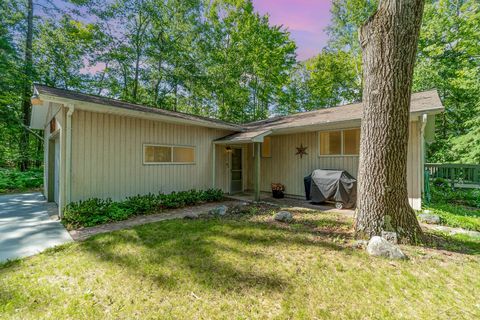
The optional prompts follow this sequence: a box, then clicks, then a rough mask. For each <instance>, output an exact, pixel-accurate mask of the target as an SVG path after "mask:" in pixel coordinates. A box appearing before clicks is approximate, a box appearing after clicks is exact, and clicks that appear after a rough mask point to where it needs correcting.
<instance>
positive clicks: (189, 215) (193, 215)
mask: <svg viewBox="0 0 480 320" xmlns="http://www.w3.org/2000/svg"><path fill="white" fill-rule="evenodd" d="M183 219H190V220H193V219H198V214H196V213H193V212H188V213H186V214H185V215H184V216H183Z"/></svg>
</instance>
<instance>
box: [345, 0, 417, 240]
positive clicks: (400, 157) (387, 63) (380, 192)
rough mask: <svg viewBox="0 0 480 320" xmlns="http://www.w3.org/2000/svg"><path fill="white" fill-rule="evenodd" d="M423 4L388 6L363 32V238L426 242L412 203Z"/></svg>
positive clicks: (409, 1) (383, 4)
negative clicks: (411, 139)
mask: <svg viewBox="0 0 480 320" xmlns="http://www.w3.org/2000/svg"><path fill="white" fill-rule="evenodd" d="M423 5H424V1H423V0H402V1H397V0H383V1H380V4H379V8H378V10H377V12H376V13H375V14H374V15H373V16H372V17H370V19H369V20H368V21H367V22H366V23H365V25H363V27H362V28H361V29H360V42H361V46H362V52H363V78H364V87H363V118H362V127H361V143H360V154H361V156H360V164H359V175H358V181H359V199H358V202H357V204H358V209H357V215H356V221H355V232H356V235H357V237H363V238H365V237H366V238H369V237H371V236H374V235H380V234H381V232H382V231H384V230H385V231H395V232H397V234H398V236H399V238H400V240H401V241H402V242H404V243H405V242H415V241H418V240H420V239H421V238H422V230H421V228H420V226H419V224H418V221H417V219H416V216H415V213H414V211H413V210H412V208H411V207H410V205H409V203H408V193H407V147H408V146H407V145H408V132H409V110H410V98H411V88H412V78H413V67H414V63H415V55H416V50H417V42H418V35H419V31H420V25H421V20H422V13H423Z"/></svg>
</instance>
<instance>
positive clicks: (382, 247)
mask: <svg viewBox="0 0 480 320" xmlns="http://www.w3.org/2000/svg"><path fill="white" fill-rule="evenodd" d="M367 252H368V254H369V255H371V256H376V257H385V258H389V259H407V256H406V255H405V254H404V253H403V252H402V250H400V248H398V247H397V246H396V245H394V244H391V243H390V242H388V241H387V240H385V239H384V238H382V237H379V236H374V237H372V238H371V239H370V241H368V246H367Z"/></svg>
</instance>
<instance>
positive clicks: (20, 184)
mask: <svg viewBox="0 0 480 320" xmlns="http://www.w3.org/2000/svg"><path fill="white" fill-rule="evenodd" d="M42 183H43V170H42V169H31V170H28V171H24V172H22V171H20V170H16V169H3V168H1V169H0V193H3V192H12V191H22V190H28V189H35V188H40V187H41V186H42Z"/></svg>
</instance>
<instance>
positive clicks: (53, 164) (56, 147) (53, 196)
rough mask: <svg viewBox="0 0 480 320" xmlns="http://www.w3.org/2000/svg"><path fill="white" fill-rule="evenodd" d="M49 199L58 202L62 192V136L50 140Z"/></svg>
mask: <svg viewBox="0 0 480 320" xmlns="http://www.w3.org/2000/svg"><path fill="white" fill-rule="evenodd" d="M47 179H48V183H47V186H48V201H49V202H55V203H56V204H58V201H59V193H60V136H59V135H58V134H57V135H56V137H55V138H52V139H50V140H49V141H48V177H47Z"/></svg>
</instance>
